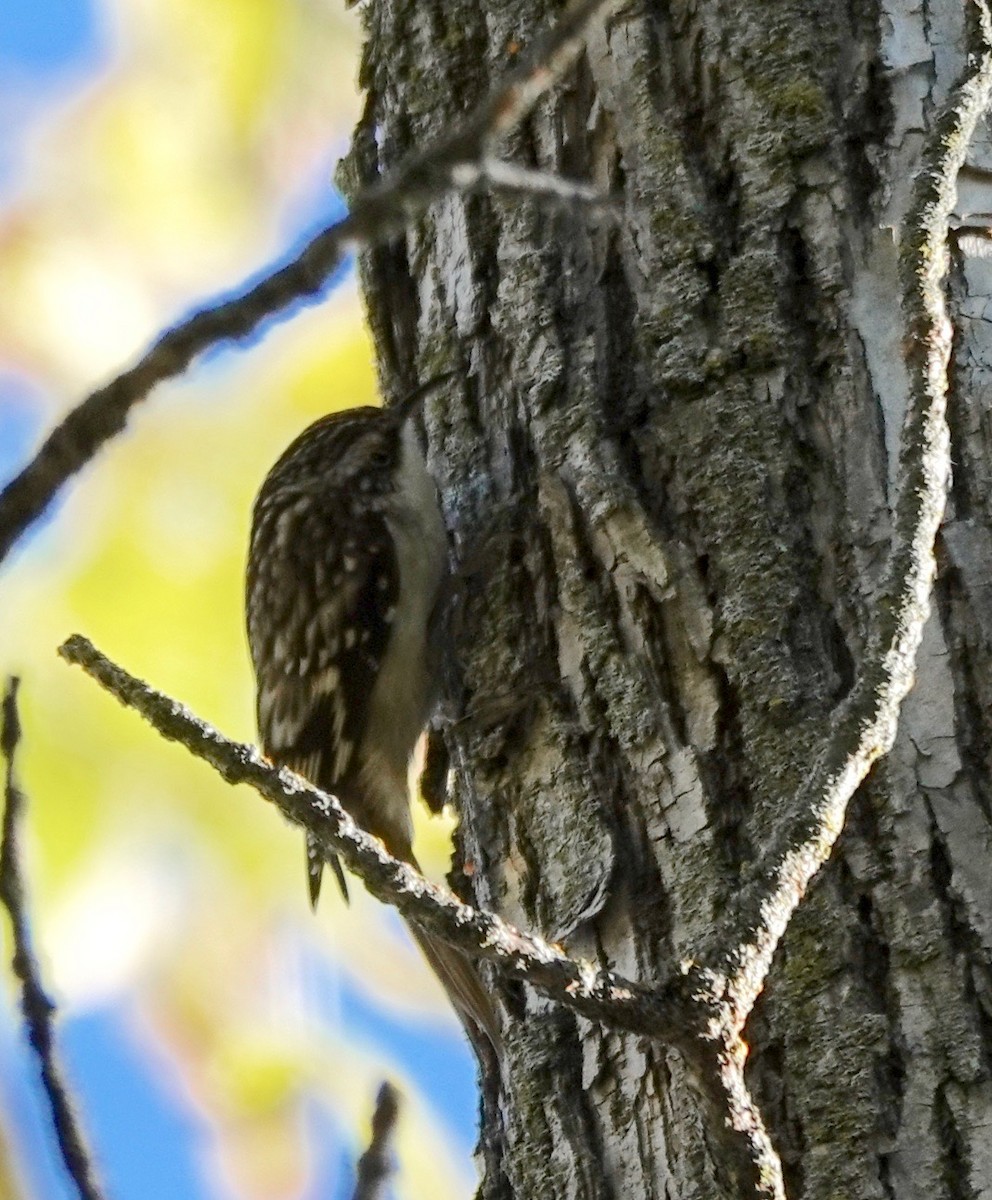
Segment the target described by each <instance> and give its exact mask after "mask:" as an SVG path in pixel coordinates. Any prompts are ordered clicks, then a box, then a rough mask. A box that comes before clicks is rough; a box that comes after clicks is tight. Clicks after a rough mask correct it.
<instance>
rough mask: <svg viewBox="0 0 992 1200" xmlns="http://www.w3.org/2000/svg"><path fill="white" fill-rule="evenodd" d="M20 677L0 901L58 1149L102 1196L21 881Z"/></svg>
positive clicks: (90, 1194)
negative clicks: (61, 1056) (58, 1042)
mask: <svg viewBox="0 0 992 1200" xmlns="http://www.w3.org/2000/svg"><path fill="white" fill-rule="evenodd" d="M17 687H18V680H17V679H11V680H10V681H9V682H8V684H7V691H6V694H5V696H4V700H3V728H2V732H0V751H2V753H3V757H4V759H5V760H6V763H7V780H6V785H5V788H4V810H3V832H2V838H0V901H2V903H3V905H4V907H5V908H6V909H7V912H8V913H9V914H10V925H11V930H12V933H13V941H14V957H13V967H14V974H15V976H16V977H17V979H18V981H19V983H20V985H21V1011H22V1013H23V1014H24V1024H25V1026H26V1028H27V1033H28V1040H29V1041H30V1043H31V1046H32V1047H33V1049H34V1052H35V1054H36V1055H37V1056H38V1065H39V1067H40V1068H41V1082H42V1086H43V1087H44V1090H45V1096H46V1097H47V1099H48V1106H49V1108H50V1110H51V1114H52V1121H53V1123H54V1125H55V1133H56V1136H57V1138H58V1145H59V1151H60V1153H61V1155H62V1161H63V1162H64V1163H65V1169H66V1171H67V1172H68V1174H69V1177H70V1179H71V1180H72V1182H73V1183H74V1184H75V1185H76V1191H77V1192H78V1194H79V1196H80V1197H81V1200H101V1192H100V1188H99V1187H98V1185H97V1182H96V1177H95V1174H94V1171H93V1166H92V1163H91V1159H90V1153H89V1150H88V1149H87V1147H86V1143H85V1141H84V1140H83V1135H82V1132H81V1131H80V1128H79V1125H78V1123H77V1121H76V1116H75V1113H74V1112H73V1110H72V1104H71V1102H70V1099H69V1088H68V1086H67V1084H66V1082H65V1078H64V1076H63V1073H62V1068H61V1066H60V1064H59V1061H58V1053H57V1051H56V1048H55V1031H54V1027H53V1021H52V1016H53V1014H54V1012H55V1005H54V1004H53V1003H52V1001H51V1000H50V999H49V998H48V995H47V994H46V992H45V989H44V986H43V985H42V982H41V972H40V971H39V969H38V962H37V959H36V958H35V956H34V951H33V950H32V947H31V931H30V927H29V925H28V914H27V902H26V900H25V896H24V881H23V879H22V878H21V868H20V854H19V850H18V840H17V835H18V825H19V822H20V818H21V813H22V811H23V809H24V794H23V792H22V791H21V789H20V788H19V787H18V784H17V779H16V773H15V760H16V757H17V746H18V743H19V742H20V738H21V727H20V721H19V720H18V715H17Z"/></svg>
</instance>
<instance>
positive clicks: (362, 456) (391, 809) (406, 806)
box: [245, 389, 500, 1051]
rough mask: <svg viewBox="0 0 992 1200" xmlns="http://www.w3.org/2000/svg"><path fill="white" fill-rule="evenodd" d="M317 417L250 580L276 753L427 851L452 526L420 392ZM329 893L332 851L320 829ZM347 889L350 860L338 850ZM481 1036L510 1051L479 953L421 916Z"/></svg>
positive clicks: (294, 449) (275, 488)
mask: <svg viewBox="0 0 992 1200" xmlns="http://www.w3.org/2000/svg"><path fill="white" fill-rule="evenodd" d="M422 391H423V389H420V390H418V392H415V393H413V394H412V395H411V396H410V397H408V398H407V400H406V401H404V402H402V403H401V404H399V405H396V406H393V407H391V408H379V407H374V406H362V407H357V408H350V409H344V410H342V411H338V412H334V413H331V414H329V415H326V416H324V417H321V418H319V419H318V420H316V421H315V422H314V423H313V424H312V425H310V426H309V427H308V428H306V429H305V430H304V431H303V432H302V433H301V434H300V435H299V436H298V437H297V438H296V439H295V440H294V441H293V442H292V443H291V444H290V445H289V447H288V448H287V449H286V450H285V451H284V452H283V454H282V455H281V456H280V457H279V459H278V460H277V461H276V463H275V465H274V466H273V467H272V468H271V470H270V471H269V473H268V475H267V476H266V478H265V480H264V482H263V483H262V486H261V488H260V490H259V492H258V495H257V497H256V500H255V503H254V507H253V511H252V529H251V537H250V543H249V552H248V565H247V571H246V581H245V609H246V621H247V628H248V642H249V647H250V650H251V657H252V662H253V666H254V670H255V680H256V712H257V720H258V730H259V738H260V742H261V746H262V750H263V752H264V753H265V754H266V755H267V757H268V758H269V759H270V760H271V761H272V762H273V763H275V764H276V765H277V766H286V767H289V768H290V769H291V770H293V771H295V772H296V773H297V774H299V775H301V776H302V777H303V778H304V779H306V780H308V781H309V782H310V783H312V784H313V785H314V786H316V787H319V788H320V789H321V790H323V791H327V792H330V793H332V794H334V795H335V796H337V798H338V799H339V800H340V802H341V804H342V805H343V807H344V808H345V809H347V811H348V812H349V813H350V814H351V816H352V817H353V818H354V819H355V821H356V822H357V823H358V824H359V825H360V826H361V827H362V828H363V829H365V830H367V831H368V832H369V833H371V834H373V835H374V836H376V837H378V838H380V839H381V840H382V842H383V844H384V845H385V847H386V849H387V850H388V851H389V853H390V854H392V855H393V857H394V858H398V859H402V860H403V861H404V862H407V863H410V864H411V865H412V866H413V867H415V868H417V869H418V870H419V866H418V864H417V860H416V858H415V857H414V854H413V848H412V840H413V826H412V821H411V815H410V787H409V769H410V762H411V759H412V757H413V755H414V752H415V749H416V747H417V744H418V742H419V740H420V738H421V735H422V733H423V732H424V730H425V727H426V726H427V724H428V722H429V720H430V717H431V714H432V710H433V709H434V707H435V704H436V699H437V694H438V691H439V678H438V677H439V670H440V664H441V661H442V650H443V640H444V622H443V611H444V607H445V605H444V599H443V598H444V592H445V585H446V581H447V579H448V567H447V537H446V533H445V527H444V521H443V518H442V514H441V508H440V504H439V502H438V496H437V489H436V487H435V484H434V481H433V479H432V478H431V476H430V474H429V472H428V470H427V465H426V462H425V460H424V456H423V454H422V452H421V450H420V446H419V444H418V441H417V433H416V428H415V422H414V419H413V418H414V414H415V411H416V409H415V401H416V399H418V398H419V396H420V395H421V394H422ZM306 849H307V878H308V884H309V891H310V900H311V904H312V906H313V907H316V904H317V899H318V896H319V894H320V885H321V879H322V873H323V866H324V854H323V852H322V851H321V850H320V848H319V847H318V845H317V844H316V842H315V841H314V840H313V838H312V837H311V836H310V835H309V834H308V835H307V846H306ZM329 861H330V864H331V866H332V868H333V870H334V874H335V876H336V877H337V881H338V884H339V886H340V889H341V892H342V894H343V896H344V898H345V900H347V898H348V888H347V883H346V880H345V875H344V872H343V870H342V868H341V865H340V863H339V861H338V860H337V859H336V858H335V859H333V860H329ZM410 928H411V931H412V933H413V936H414V937H415V939H416V940H417V942H418V943H419V945H420V947H421V950H422V951H423V953H424V956H425V957H426V959H427V961H428V962H429V964H430V966H431V967H432V968H433V970H434V972H435V974H436V975H437V976H438V978H439V979H440V981H441V983H442V984H443V986H444V987H445V989H446V991H447V993H448V995H449V997H450V999H451V1001H452V1004H453V1005H454V1007H455V1009H456V1011H457V1013H458V1015H459V1016H460V1017H461V1019H462V1022H463V1024H465V1025H466V1029H467V1031H468V1032H469V1034H470V1036H471V1037H472V1040H473V1041H474V1035H475V1034H476V1032H480V1033H481V1034H482V1035H483V1036H484V1037H485V1038H486V1039H488V1041H489V1042H490V1043H491V1045H492V1046H493V1047H494V1048H495V1049H496V1050H497V1051H498V1049H499V1043H500V1031H499V1025H498V1022H497V1019H496V1015H495V1010H494V1007H493V1003H492V1000H491V998H490V996H489V994H488V993H487V991H486V989H485V987H484V985H483V983H482V979H481V977H480V975H479V972H478V969H477V967H476V965H475V963H474V962H473V961H472V959H471V958H469V957H468V956H467V955H466V954H464V953H463V952H462V951H460V950H458V949H456V948H454V947H452V946H450V945H448V944H447V943H446V942H443V941H441V940H440V939H438V938H436V937H434V936H432V935H431V934H428V933H427V932H426V931H424V930H423V929H421V928H420V927H419V926H417V925H416V924H411V926H410Z"/></svg>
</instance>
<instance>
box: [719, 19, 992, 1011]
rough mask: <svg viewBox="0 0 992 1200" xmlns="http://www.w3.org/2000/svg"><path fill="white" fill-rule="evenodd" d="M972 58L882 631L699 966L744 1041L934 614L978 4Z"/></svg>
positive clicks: (911, 222) (951, 141)
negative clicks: (953, 276) (956, 208)
mask: <svg viewBox="0 0 992 1200" xmlns="http://www.w3.org/2000/svg"><path fill="white" fill-rule="evenodd" d="M973 3H974V9H975V12H976V13H977V20H976V21H975V24H974V31H973V36H974V42H975V44H974V46H973V51H974V52H973V55H972V58H971V61H970V63H969V66H968V69H967V72H966V74H965V76H964V78H963V79H962V80H961V82H960V83H959V84H958V85H957V87H955V88H954V89H953V90H952V91H951V93H950V95H949V96H948V99H947V101H946V104H945V106H944V108H943V110H942V112H941V113H940V115H939V116H938V119H937V120H936V122H935V124H934V126H933V129H932V130H931V132H930V133H929V135H928V138H927V144H926V147H925V150H924V154H923V165H922V169H921V171H920V174H919V176H918V178H917V181H916V186H915V189H914V194H913V200H912V203H911V205H910V209H909V212H908V214H907V217H906V220H905V222H904V227H903V231H902V238H901V245H902V280H903V297H902V303H903V312H904V315H905V319H906V324H907V332H908V338H907V360H908V367H909V374H910V395H909V398H908V404H907V411H906V419H905V423H904V426H903V434H902V448H901V455H900V470H899V483H898V488H899V490H898V496H897V500H896V505H895V512H894V518H893V541H892V549H891V552H890V556H889V562H888V568H887V572H886V576H885V583H884V585H883V587H882V589H881V593H880V597H879V600H878V602H877V604H876V606H875V611H874V614H873V617H874V621H873V624H874V629H873V634H872V637H871V639H870V641H869V645H868V648H867V651H866V655H865V661H864V665H863V667H862V670H861V673H860V676H859V678H858V681H857V683H856V685H855V687H854V688H853V690H852V692H851V693H850V695H849V696H848V698H847V699H846V700H845V701H844V703H843V704H842V705H841V706H840V708H839V709H838V711H837V713H836V715H835V716H834V719H833V721H832V723H831V728H830V732H829V735H828V737H827V740H826V745H825V747H824V750H823V752H822V753H821V755H820V756H819V758H818V759H817V761H816V763H815V764H814V766H813V768H812V771H811V773H810V775H809V778H808V780H807V782H806V784H805V786H804V787H803V789H802V790H801V791H800V793H799V794H798V796H797V797H796V799H795V801H794V803H793V805H792V806H791V810H790V813H789V815H788V817H787V818H786V820H785V822H784V823H783V826H782V828H781V830H780V831H779V833H778V835H777V837H776V839H775V842H774V844H773V845H772V847H771V849H770V851H769V852H768V854H767V855H765V857H764V859H763V860H762V862H761V863H760V864H759V866H758V869H757V870H756V872H755V877H754V879H753V880H752V882H751V883H750V885H749V886H748V887H746V888H745V889H744V890H743V891H742V894H741V897H740V899H739V902H738V903H737V905H736V906H735V908H734V909H733V910H732V912H731V914H730V915H729V917H728V919H727V920H726V921H725V922H724V923H723V924H722V925H721V926H720V928H719V929H718V930H717V931H716V933H715V936H714V939H713V942H712V946H713V951H712V953H711V954H709V955H707V956H704V958H703V960H702V961H704V962H707V963H709V964H711V965H712V966H714V967H715V971H714V976H713V979H714V988H715V989H716V990H717V991H719V992H721V993H725V994H726V996H727V997H728V999H729V1000H730V1004H729V1006H728V1017H729V1019H731V1020H732V1022H733V1025H734V1026H735V1027H736V1029H737V1030H739V1029H740V1028H741V1027H742V1026H743V1024H744V1022H745V1020H746V1019H747V1016H748V1014H749V1013H750V1011H751V1009H752V1007H753V1005H754V1001H755V999H756V998H757V995H758V993H759V991H760V990H761V988H762V986H763V984H764V980H765V977H766V975H767V973H768V969H769V967H770V964H771V959H772V955H773V954H774V952H775V949H776V947H777V946H778V944H779V942H780V940H781V938H782V935H783V933H784V932H785V929H786V927H787V925H788V923H789V921H790V919H791V917H792V915H793V913H794V912H795V910H796V907H797V906H798V904H799V902H800V900H801V899H802V897H803V895H804V894H805V892H806V889H807V887H808V886H809V883H810V880H811V879H812V878H813V876H814V875H815V874H816V872H817V871H818V870H819V869H820V867H821V866H822V865H823V864H824V863H825V862H826V861H827V859H828V857H829V855H830V852H831V850H832V848H833V846H834V843H835V842H836V840H837V837H838V836H839V834H840V831H841V828H842V827H843V823H844V818H845V815H846V812H847V805H848V803H849V801H850V799H851V797H852V796H853V795H854V793H855V791H856V790H857V788H858V786H859V784H860V783H861V781H862V780H863V779H864V777H865V775H866V774H867V773H868V771H869V769H870V768H871V766H872V764H873V763H874V762H876V761H877V760H878V759H879V758H881V757H882V756H883V755H885V754H887V753H888V751H889V750H890V749H891V747H892V744H893V741H894V739H895V734H896V727H897V724H898V720H899V711H900V707H901V705H902V702H903V700H904V699H905V697H906V694H907V693H908V692H909V690H910V688H911V687H912V684H913V678H914V670H915V662H916V654H917V650H918V649H919V645H920V640H921V638H922V635H923V627H924V625H925V623H926V620H927V617H928V616H929V611H930V591H931V586H932V583H933V579H934V575H935V564H934V541H935V539H936V535H937V529H938V527H939V525H940V522H941V518H942V516H943V511H944V501H945V493H946V489H947V482H948V478H949V474H950V455H949V437H948V431H947V424H946V419H945V409H946V394H947V364H948V358H949V355H950V349H951V337H952V330H951V325H950V321H949V319H948V316H947V311H946V304H945V297H944V283H945V278H946V274H947V267H948V247H947V237H948V227H949V226H948V222H949V218H950V215H951V211H952V208H953V205H954V201H955V196H956V186H957V177H958V172H959V171H960V168H961V166H962V164H963V162H964V159H965V154H966V152H967V150H968V146H969V144H970V142H971V139H972V136H973V134H974V132H975V128H976V126H977V124H978V122H979V120H980V119H981V118H982V116H983V115H984V113H985V112H986V111H987V109H988V107H989V103H990V100H992V18H990V11H989V7H988V5H987V3H986V0H973Z"/></svg>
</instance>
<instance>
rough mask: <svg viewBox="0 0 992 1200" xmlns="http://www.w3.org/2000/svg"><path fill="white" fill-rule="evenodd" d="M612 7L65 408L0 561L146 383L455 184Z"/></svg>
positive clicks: (316, 287)
mask: <svg viewBox="0 0 992 1200" xmlns="http://www.w3.org/2000/svg"><path fill="white" fill-rule="evenodd" d="M617 7H618V0H580V2H579V3H576V4H574V5H573V6H572V7H571V8H570V9H569V10H568V11H567V12H566V13H565V15H564V16H563V17H562V18H561V20H560V21H559V22H558V24H557V25H556V26H555V27H554V28H553V29H552V30H551V31H550V32H549V33H548V34H546V35H545V36H544V37H543V38H541V39H539V40H538V41H537V43H536V44H535V46H534V48H533V51H532V53H531V54H530V55H529V56H528V58H527V60H526V61H525V62H523V63H522V64H521V65H520V66H519V67H517V68H516V69H515V70H513V71H511V72H510V73H509V74H508V75H507V77H506V79H505V80H504V81H503V82H502V83H501V84H500V86H499V87H497V88H496V90H495V91H494V92H493V93H492V94H491V95H490V96H489V97H488V98H487V99H486V100H485V101H484V102H483V103H482V104H481V105H480V106H479V107H478V108H477V109H476V110H475V111H474V112H473V113H472V114H470V115H469V116H468V117H467V118H466V119H465V120H464V121H463V122H462V123H461V124H459V125H457V126H456V127H455V128H454V130H453V131H452V132H450V133H448V134H446V135H443V136H442V137H440V138H439V139H438V140H437V141H435V142H434V143H433V144H432V145H431V146H429V147H428V148H427V149H426V150H421V151H415V152H414V153H412V154H411V155H409V156H408V157H407V158H406V159H405V160H404V161H403V162H401V163H400V164H399V166H398V167H397V168H396V170H395V171H394V172H392V173H391V174H390V175H389V177H388V178H386V179H385V180H383V181H382V182H380V183H378V184H376V185H374V186H372V187H370V188H367V189H366V190H365V191H363V192H362V193H361V194H360V195H359V196H358V198H357V199H356V201H355V204H354V207H353V208H352V210H351V212H350V213H349V215H348V216H347V217H345V218H344V220H342V221H339V222H337V223H336V224H334V225H331V226H329V227H328V228H326V229H324V230H322V231H321V232H320V233H318V234H317V235H316V236H315V237H314V238H312V239H311V240H310V242H309V243H308V244H307V245H306V246H305V247H304V249H303V250H302V252H301V253H300V255H299V256H298V257H297V258H296V259H294V260H293V262H291V263H289V264H288V265H286V266H284V267H282V268H281V269H279V270H277V271H274V272H273V273H272V274H270V275H268V276H266V278H264V279H263V280H262V281H261V282H260V283H257V284H256V285H255V286H253V287H251V288H250V289H248V291H246V292H244V293H243V294H242V295H240V296H238V297H237V298H235V299H233V300H229V301H226V302H224V303H220V304H214V305H210V306H208V307H206V308H203V309H201V310H200V311H199V312H197V313H194V314H193V316H191V317H190V318H189V319H188V320H186V321H183V322H182V323H181V324H180V325H177V326H175V327H174V328H173V329H170V330H168V331H167V332H166V333H164V334H162V336H161V337H160V338H159V339H158V340H157V341H156V342H155V343H154V344H153V345H152V347H151V349H150V350H148V351H147V353H146V354H145V355H144V356H143V357H142V358H141V359H140V361H139V362H137V363H136V364H135V365H134V366H133V367H131V368H130V369H129V370H127V371H125V372H124V373H123V374H121V375H118V376H117V378H116V379H114V380H112V381H111V382H110V383H108V384H106V385H105V386H104V387H102V388H99V389H98V390H97V391H95V392H93V393H91V395H90V396H88V397H87V398H86V399H85V400H84V401H83V402H82V403H81V404H80V405H79V406H78V407H76V408H75V409H73V410H72V412H70V413H69V415H68V416H67V417H66V418H65V419H64V420H63V421H62V423H61V424H60V425H58V426H57V427H56V428H55V429H54V430H53V431H52V433H51V434H49V436H48V438H47V440H46V441H45V443H44V445H43V446H42V447H41V450H40V451H39V452H38V454H37V455H36V456H35V458H34V460H33V461H32V462H31V463H29V464H28V466H27V467H25V468H24V470H23V471H21V473H20V474H19V475H18V476H17V477H16V478H15V479H13V480H12V481H11V482H10V483H9V484H8V485H7V486H6V488H4V490H3V492H0V562H2V560H3V559H4V558H5V557H6V555H7V553H8V551H9V550H10V548H11V547H12V546H13V544H14V543H15V542H16V541H17V539H18V538H19V537H20V536H21V534H22V533H23V532H24V530H25V529H26V528H27V527H28V525H30V524H31V522H32V521H34V520H35V519H36V518H37V517H38V516H40V514H41V513H42V512H43V511H44V510H45V509H46V508H47V507H48V505H49V504H50V503H51V501H52V500H53V498H54V497H55V495H56V493H57V492H58V491H59V490H60V489H61V488H62V487H63V486H64V485H65V484H66V482H67V481H68V480H69V479H70V478H71V477H72V476H73V475H74V474H75V473H76V472H77V471H79V470H80V469H81V468H82V467H83V466H85V465H86V463H88V462H89V461H90V459H92V458H93V457H94V456H95V455H96V453H97V452H98V451H99V450H100V448H101V447H102V446H103V444H104V443H105V442H107V441H109V440H110V438H112V437H114V436H115V435H116V434H118V433H120V432H121V430H122V429H123V428H124V426H125V424H126V422H127V418H128V414H129V413H130V411H131V409H132V408H133V407H134V405H136V404H137V403H139V402H140V401H141V400H143V399H144V398H145V396H147V395H148V393H149V392H150V391H151V389H152V388H153V387H155V386H156V384H159V383H162V382H163V381H164V380H166V379H170V378H172V377H173V376H176V375H179V374H181V373H182V372H183V371H184V370H185V369H186V368H187V367H188V366H189V365H190V363H191V362H192V361H193V359H195V358H196V357H197V356H198V355H200V354H202V353H203V351H204V350H206V349H208V348H209V347H211V346H213V345H216V344H217V343H218V342H221V341H225V340H228V339H238V338H244V337H246V336H247V335H248V334H250V333H252V332H253V331H254V330H255V329H256V328H257V327H258V325H259V324H260V322H261V321H263V320H264V319H265V318H266V317H271V316H272V315H273V314H274V313H277V312H279V311H280V310H282V309H284V308H285V307H286V306H287V305H288V304H290V303H291V302H292V301H294V300H298V299H300V298H302V297H305V296H312V295H314V294H315V293H317V292H318V291H320V289H321V287H322V286H323V285H324V283H325V282H326V280H327V279H328V277H329V276H330V274H331V273H332V272H333V271H334V269H335V268H336V267H337V266H338V264H339V263H340V261H341V259H342V257H343V256H344V254H345V253H346V252H347V251H348V250H350V249H353V248H355V247H360V246H369V245H372V244H374V243H376V242H380V241H382V240H384V239H385V238H388V237H390V236H391V235H393V234H395V233H397V232H399V231H400V230H402V229H404V228H405V227H406V226H407V225H408V224H409V223H410V222H411V221H412V220H414V219H415V218H416V217H417V216H418V215H419V214H421V213H422V212H423V211H424V210H425V209H426V208H427V207H428V206H429V205H430V204H432V203H433V202H434V201H435V200H437V199H438V198H439V197H440V196H441V195H443V194H444V193H445V192H446V191H449V190H451V189H452V188H456V187H459V186H461V185H459V183H458V181H457V179H456V175H457V174H458V171H459V169H463V168H464V167H465V165H466V164H473V163H477V162H478V161H479V160H480V159H482V158H484V157H485V154H486V151H487V148H488V147H489V146H490V145H491V144H492V143H493V142H494V141H495V140H496V139H497V138H499V137H501V136H504V135H505V134H507V133H509V132H510V131H511V130H512V129H514V128H515V127H516V126H517V125H518V124H519V123H520V122H521V121H522V120H523V119H524V117H526V116H527V114H528V113H529V112H530V111H531V109H532V108H533V107H534V105H535V104H536V103H537V101H538V100H539V99H540V97H541V96H542V95H544V93H545V92H547V91H548V90H549V89H550V88H552V87H553V86H554V84H555V83H556V82H557V81H558V80H559V79H560V78H561V76H562V75H563V74H564V73H565V71H567V70H568V68H569V66H570V65H571V64H572V63H573V62H574V61H575V59H576V57H577V56H578V54H579V53H580V51H581V49H582V46H583V45H584V38H585V32H586V29H587V28H588V26H589V24H590V22H591V21H592V20H593V19H594V18H595V17H598V16H601V15H602V16H604V17H605V16H606V15H608V14H609V13H610V12H611V11H613V10H615V9H616V8H617ZM478 182H479V180H478V178H477V179H476V180H475V181H474V182H473V186H475V185H477V184H478Z"/></svg>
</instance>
